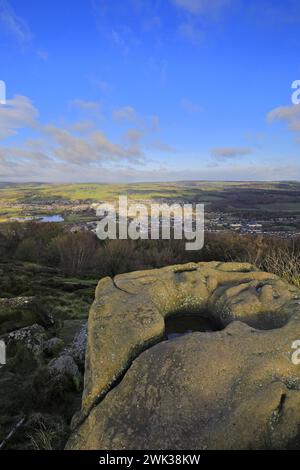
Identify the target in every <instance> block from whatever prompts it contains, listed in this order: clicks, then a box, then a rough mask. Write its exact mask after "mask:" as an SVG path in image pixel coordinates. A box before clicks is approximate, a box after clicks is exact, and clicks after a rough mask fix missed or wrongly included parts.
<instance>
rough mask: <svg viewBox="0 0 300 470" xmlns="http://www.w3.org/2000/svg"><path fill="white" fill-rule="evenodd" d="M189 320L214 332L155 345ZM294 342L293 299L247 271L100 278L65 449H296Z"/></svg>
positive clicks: (277, 282)
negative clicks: (78, 409)
mask: <svg viewBox="0 0 300 470" xmlns="http://www.w3.org/2000/svg"><path fill="white" fill-rule="evenodd" d="M190 312H194V313H195V314H197V315H199V316H205V317H206V318H208V319H211V320H212V321H213V322H214V324H217V325H218V329H219V330H220V331H218V332H213V333H212V332H211V333H198V332H197V333H192V334H190V335H186V336H183V337H180V338H178V339H176V340H173V341H163V339H164V331H165V319H166V318H167V317H170V316H171V315H179V314H181V315H184V314H186V313H190ZM297 339H300V292H299V291H298V290H297V289H296V288H295V287H294V286H290V285H288V284H287V283H285V282H284V281H282V280H281V279H279V278H278V277H277V276H275V275H272V274H269V273H264V272H260V271H258V270H257V269H255V268H254V267H253V266H251V265H249V264H239V263H217V262H215V263H197V264H195V263H190V264H187V265H182V266H171V267H167V268H163V269H158V270H151V271H144V272H137V273H130V274H124V275H120V276H117V277H115V278H114V279H110V278H105V279H103V280H102V281H100V283H99V285H98V288H97V290H96V299H95V302H94V304H93V306H92V308H91V312H90V317H89V325H88V345H87V355H86V371H85V389H84V395H83V402H82V414H81V424H80V425H79V426H78V427H77V429H76V430H75V431H74V433H73V435H72V436H71V438H70V440H69V443H68V446H67V447H68V448H71V449H132V448H141V449H168V448H176V449H206V448H209V449H210V448H211V449H213V448H219V449H231V448H237V449H246V448H257V449H260V448H282V447H283V448H286V447H288V446H291V447H295V446H297V445H298V446H299V442H300V440H299V434H298V433H299V431H298V429H299V425H300V407H299V405H300V370H299V367H300V366H296V365H294V364H293V362H292V360H291V355H292V353H293V349H292V344H293V342H294V341H295V340H297ZM160 341H163V342H161V343H160V344H157V345H156V346H154V345H155V344H156V343H158V342H160ZM150 346H154V347H151V348H150ZM145 350H146V351H145ZM143 351H145V352H143ZM124 374H125V375H124ZM77 422H78V420H77ZM79 422H80V420H79Z"/></svg>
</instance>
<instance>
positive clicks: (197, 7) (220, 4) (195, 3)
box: [172, 0, 232, 15]
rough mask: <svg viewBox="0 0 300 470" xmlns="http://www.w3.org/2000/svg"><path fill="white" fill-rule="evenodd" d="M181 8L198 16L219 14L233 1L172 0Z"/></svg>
mask: <svg viewBox="0 0 300 470" xmlns="http://www.w3.org/2000/svg"><path fill="white" fill-rule="evenodd" d="M172 2H173V3H174V4H175V5H176V6H177V7H180V8H183V9H184V10H186V11H188V12H189V13H193V14H196V15H206V14H215V13H219V12H220V11H221V10H222V9H223V8H224V7H225V6H227V5H228V4H229V3H231V2H232V0H172Z"/></svg>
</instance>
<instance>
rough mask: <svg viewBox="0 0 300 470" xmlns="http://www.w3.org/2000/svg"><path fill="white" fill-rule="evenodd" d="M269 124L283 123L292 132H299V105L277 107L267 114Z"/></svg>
mask: <svg viewBox="0 0 300 470" xmlns="http://www.w3.org/2000/svg"><path fill="white" fill-rule="evenodd" d="M267 120H268V122H269V123H273V122H274V121H284V122H286V123H287V125H288V127H289V129H290V130H292V131H300V104H297V105H291V106H279V107H278V108H275V109H273V110H272V111H270V112H269V113H268V114H267Z"/></svg>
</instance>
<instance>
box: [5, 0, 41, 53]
mask: <svg viewBox="0 0 300 470" xmlns="http://www.w3.org/2000/svg"><path fill="white" fill-rule="evenodd" d="M0 23H1V24H2V27H3V28H4V29H5V30H6V31H7V33H8V34H10V35H11V36H13V37H14V38H15V40H17V41H18V42H19V43H20V44H23V45H24V44H26V43H29V42H30V41H31V39H32V36H33V35H32V32H31V31H30V28H29V26H28V24H27V23H26V21H25V20H24V19H23V18H20V17H19V16H17V15H16V13H15V11H14V9H13V8H12V6H11V5H10V3H9V2H8V0H0Z"/></svg>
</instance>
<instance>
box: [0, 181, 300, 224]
mask: <svg viewBox="0 0 300 470" xmlns="http://www.w3.org/2000/svg"><path fill="white" fill-rule="evenodd" d="M119 195H127V196H128V198H129V201H130V200H132V201H145V200H151V201H162V200H166V201H168V202H198V203H204V204H206V210H207V211H215V212H218V211H219V212H224V213H231V214H236V215H239V216H247V215H248V216H253V217H254V216H255V217H257V216H262V215H263V214H267V215H268V217H270V215H272V214H276V215H278V214H282V215H284V214H289V215H291V214H300V183H298V182H223V181H216V182H215V181H213V182H208V181H182V182H166V183H135V184H96V183H89V184H88V183H85V184H63V185H62V184H36V183H35V184H29V183H28V184H9V183H5V184H4V183H0V221H3V220H8V219H10V218H11V217H18V216H23V215H24V207H25V208H26V207H27V206H28V207H30V206H31V208H32V207H33V206H34V208H35V210H34V213H35V214H38V213H39V207H40V208H41V207H42V206H47V205H48V206H49V205H50V206H51V204H52V205H53V204H56V205H60V204H61V205H64V204H65V203H66V202H69V203H70V204H71V205H72V204H83V203H88V204H89V203H93V202H104V201H105V202H106V201H108V202H110V201H114V200H116V199H117V197H118V196H119ZM53 210H54V211H55V209H53ZM40 213H43V210H42V209H41V212H40ZM49 213H51V210H50V212H49ZM25 215H26V214H25Z"/></svg>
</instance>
